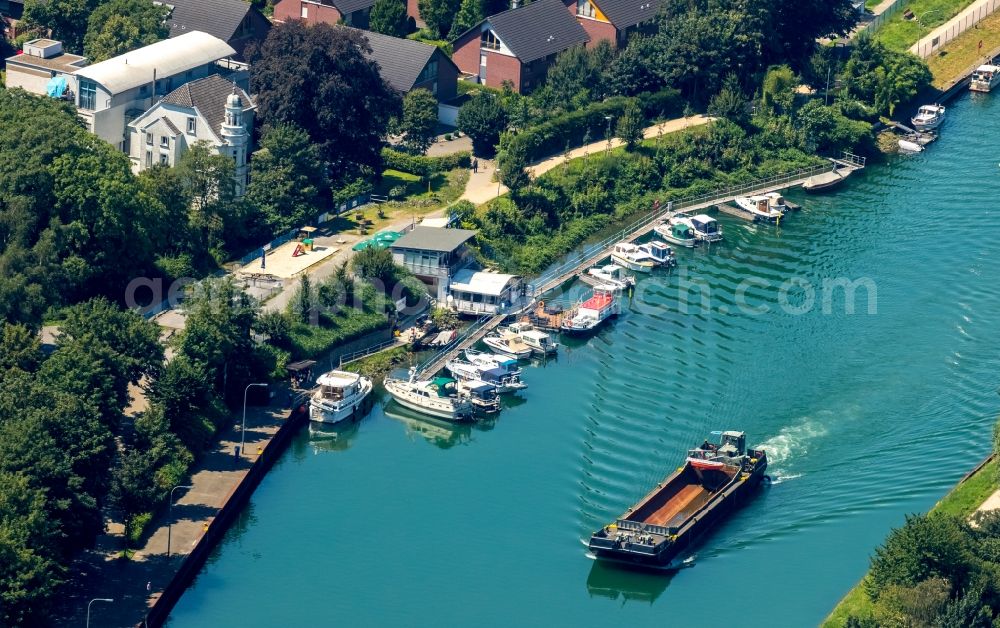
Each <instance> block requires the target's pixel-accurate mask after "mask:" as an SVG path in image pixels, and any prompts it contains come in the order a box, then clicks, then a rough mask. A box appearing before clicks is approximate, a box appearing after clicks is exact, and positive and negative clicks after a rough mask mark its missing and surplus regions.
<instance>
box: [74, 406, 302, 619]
mask: <svg viewBox="0 0 1000 628" xmlns="http://www.w3.org/2000/svg"><path fill="white" fill-rule="evenodd" d="M285 394H286V393H284V392H283V391H278V392H276V397H275V398H274V399H272V400H271V402H272V403H271V406H270V407H266V408H259V407H250V408H248V409H247V432H246V455H245V456H243V457H242V459H240V460H237V459H236V457H235V456H234V451H235V449H236V447H237V446H239V444H240V433H239V430H240V422H241V419H242V415H237V416H235V417H234V425H233V426H232V427H231V428H229V429H228V430H226V431H225V432H224V433H223V434H222V437H221V439H220V440H219V442H218V443H217V444H216V446H215V448H214V449H213V450H212V451H211V452H209V453H207V454H205V455H204V457H203V458H202V459H201V460H199V461H198V463H197V464H196V465H195V467H194V469H193V470H192V472H193V475H192V477H191V481H190V482H189V484H190V485H191V486H192V487H193V488H191V489H190V490H187V491H185V490H184V489H178V490H177V491H176V492H175V494H174V495H175V500H174V506H173V509H172V511H171V512H170V513H169V515H168V512H166V511H164V513H163V514H162V515H161V516H160V517H159V518H158V519H156V520H154V523H153V524H151V525H153V526H154V528H153V532H152V534H150V535H148V537H147V539H146V541H145V543H144V544H143V546H142V547H141V548H140V549H138V550H137V551H136V553H135V555H134V556H133V557H132V560H124V559H121V558H119V557H118V556H119V554H120V553H121V550H122V547H123V538H122V536H121V535H120V526H117V527H118V529H119V533H118V534H114V533H110V532H109V533H108V534H104V535H102V536H101V537H100V538H99V539H98V541H97V546H96V548H95V549H93V550H90V551H88V552H85V553H84V555H83V556H82V557H81V558H80V559H78V560H77V561H76V563H74V564H73V566H72V574H71V575H72V577H73V578H74V580H75V582H74V583H73V584H74V590H72V591H70V592H69V593H67V595H66V596H65V597H64V600H65V601H64V604H63V608H62V609H60V611H59V612H58V614H57V618H56V624H57V625H61V626H83V625H84V623H85V622H86V614H87V602H88V601H89V600H91V599H93V598H112V599H114V602H113V603H110V604H108V603H102V602H95V603H94V604H93V606H92V608H91V625H92V626H100V627H102V628H103V627H112V626H114V627H117V626H122V627H124V626H135V625H136V624H137V623H138V622H139V621H141V619H142V617H143V616H144V615H145V613H146V610H147V609H148V608H149V606H150V605H151V604H152V603H153V602H154V601H155V600H156V599H157V597H158V596H159V594H160V592H161V591H162V590H163V588H164V587H165V586H166V585H167V584H168V583H169V582H170V580H171V578H173V575H174V573H175V571H176V570H177V568H178V567H179V565H180V563H181V562H182V561H183V559H184V556H185V555H187V554H188V553H189V552H190V551H191V548H192V547H194V545H195V544H196V543H197V542H198V539H200V538H201V536H202V534H203V533H204V531H205V530H206V529H207V528H208V523H209V522H210V521H211V520H212V519H213V518H214V517H215V516H216V514H217V513H218V511H219V509H220V508H221V507H222V506H223V504H225V502H226V500H227V498H228V497H229V495H230V493H232V491H233V490H234V489H235V488H236V486H237V485H238V484H239V483H240V481H241V480H242V479H243V477H244V476H245V475H246V473H247V471H248V470H249V469H250V467H251V465H252V464H253V461H254V460H256V458H257V453H258V451H260V450H262V449H263V448H264V447H266V446H267V444H268V443H269V442H270V440H271V438H272V437H273V436H274V434H275V433H276V432H277V431H278V428H279V427H280V426H281V425H282V424H283V423H284V422H285V420H286V417H287V416H288V409H287V408H283V407H279V406H284V405H286V402H287V399H286V397H285V396H284V395H285ZM168 524H172V525H171V530H170V549H171V555H170V557H167V536H168ZM113 529H114V528H112V530H113ZM147 583H148V587H149V588H148V589H147Z"/></svg>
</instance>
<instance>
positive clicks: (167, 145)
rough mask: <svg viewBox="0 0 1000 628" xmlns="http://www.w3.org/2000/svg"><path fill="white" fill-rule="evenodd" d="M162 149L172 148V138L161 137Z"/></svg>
mask: <svg viewBox="0 0 1000 628" xmlns="http://www.w3.org/2000/svg"><path fill="white" fill-rule="evenodd" d="M160 148H170V138H169V137H167V136H166V135H161V136H160Z"/></svg>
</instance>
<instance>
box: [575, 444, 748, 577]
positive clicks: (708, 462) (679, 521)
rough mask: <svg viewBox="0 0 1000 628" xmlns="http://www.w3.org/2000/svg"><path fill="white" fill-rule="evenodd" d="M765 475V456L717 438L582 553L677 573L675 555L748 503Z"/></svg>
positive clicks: (693, 452)
mask: <svg viewBox="0 0 1000 628" xmlns="http://www.w3.org/2000/svg"><path fill="white" fill-rule="evenodd" d="M766 470H767V454H766V453H765V452H764V450H762V449H750V450H748V449H747V448H746V434H744V433H743V432H732V431H731V432H723V433H722V442H721V443H719V444H715V443H710V442H709V441H707V440H706V441H705V442H704V443H703V444H702V445H701V447H698V448H696V449H692V450H689V451H688V456H687V460H686V461H685V462H684V466H682V467H680V468H679V469H678V470H677V471H675V472H674V473H673V474H671V475H670V476H669V477H667V479H666V480H664V481H663V482H661V483H660V484H659V485H658V486H657V487H656V488H655V489H654V490H653V491H652V492H650V493H649V494H648V495H646V496H645V497H644V498H643V499H642V500H640V501H639V503H638V504H636V505H635V506H633V507H632V508H629V509H628V510H627V511H626V512H625V514H623V515H622V516H621V517H620V518H619V519H618V520H617V521H615V522H614V523H612V524H610V525H607V526H605V527H604V528H602V529H600V530H598V531H597V532H595V533H594V535H593V536H591V537H590V543H588V547H589V548H590V551H591V552H592V553H593V554H594V556H596V557H597V558H599V559H605V560H612V561H617V562H625V563H630V564H635V565H643V566H647V567H654V568H660V569H673V568H678V567H680V566H682V562H681V560H678V559H679V558H681V559H682V558H683V557H681V556H680V554H681V553H682V552H685V551H686V550H688V549H689V548H690V547H691V546H692V545H693V543H694V542H695V541H696V540H697V539H698V538H699V537H700V536H701V535H703V534H704V533H705V532H707V531H708V530H709V529H711V528H712V526H714V525H715V524H716V523H718V522H719V521H720V520H721V519H722V518H723V517H724V516H726V515H728V514H729V513H731V512H732V511H733V510H735V509H736V507H737V506H739V505H740V504H742V503H744V502H745V501H746V500H747V499H748V498H749V497H751V495H752V493H753V491H754V489H756V488H757V486H758V485H760V483H761V481H762V480H763V479H764V473H765V471H766Z"/></svg>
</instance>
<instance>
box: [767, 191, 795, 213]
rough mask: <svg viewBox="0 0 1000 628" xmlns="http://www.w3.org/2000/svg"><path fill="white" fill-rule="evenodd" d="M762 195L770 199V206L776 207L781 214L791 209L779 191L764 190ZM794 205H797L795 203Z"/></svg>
mask: <svg viewBox="0 0 1000 628" xmlns="http://www.w3.org/2000/svg"><path fill="white" fill-rule="evenodd" d="M764 196H766V197H767V198H769V199H770V202H771V207H773V208H774V209H777V210H778V211H780V212H781V213H782V214H784V213H787V212H788V211H789V210H790V209H791V207H789V206H788V202H787V201H785V197H784V196H782V195H781V193H780V192H766V193H765V194H764ZM795 207H798V206H797V205H796V206H795Z"/></svg>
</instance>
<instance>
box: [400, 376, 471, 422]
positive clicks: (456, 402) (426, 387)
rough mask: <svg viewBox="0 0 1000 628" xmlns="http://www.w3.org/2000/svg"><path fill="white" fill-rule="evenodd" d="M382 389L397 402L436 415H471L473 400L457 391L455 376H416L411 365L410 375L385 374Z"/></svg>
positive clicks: (460, 417)
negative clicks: (388, 375)
mask: <svg viewBox="0 0 1000 628" xmlns="http://www.w3.org/2000/svg"><path fill="white" fill-rule="evenodd" d="M384 384H385V390H386V392H388V393H389V394H390V395H392V398H393V399H395V400H396V402H397V403H399V405H401V406H404V407H406V408H409V409H411V410H414V411H416V412H421V413H423V414H427V415H430V416H433V417H437V418H439V419H447V420H449V421H462V420H465V419H471V418H472V417H473V413H472V403H471V402H470V401H469V400H468V399H466V398H462V397H460V396H459V395H458V389H457V387H456V382H455V380H453V379H451V378H450V377H435V378H434V379H430V380H418V379H417V370H416V369H415V368H411V369H410V377H409V379H396V378H392V377H387V378H385V382H384Z"/></svg>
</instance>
